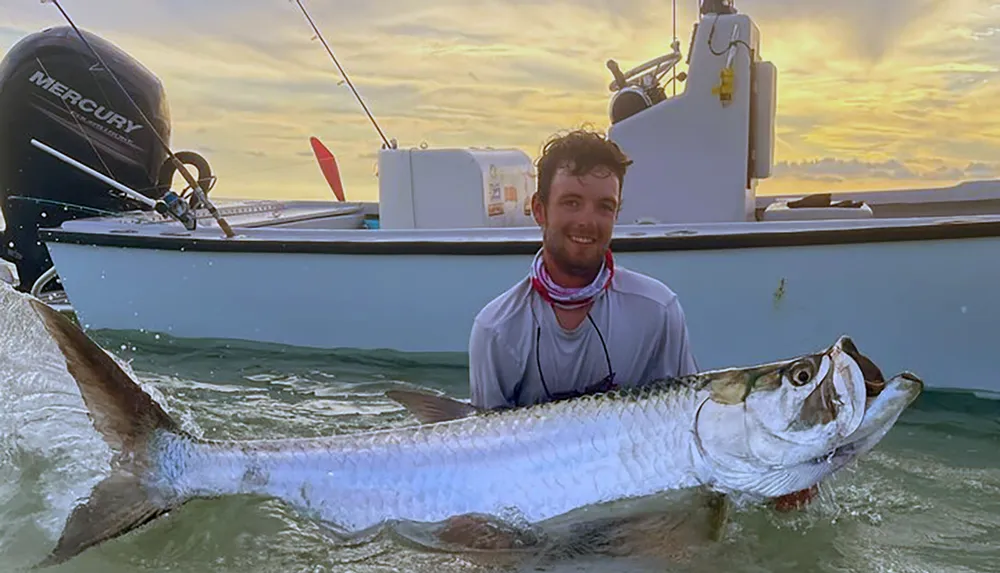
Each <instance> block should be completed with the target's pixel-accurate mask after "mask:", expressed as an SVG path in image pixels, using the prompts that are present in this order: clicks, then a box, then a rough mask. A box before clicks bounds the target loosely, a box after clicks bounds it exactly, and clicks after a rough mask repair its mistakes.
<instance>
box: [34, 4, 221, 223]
mask: <svg viewBox="0 0 1000 573" xmlns="http://www.w3.org/2000/svg"><path fill="white" fill-rule="evenodd" d="M42 2H43V3H44V2H51V3H53V4H55V6H56V8H58V9H59V12H60V13H62V15H63V18H65V19H66V21H67V22H68V23H69V25H70V26H71V27H72V28H73V31H74V32H76V34H77V35H78V36H80V40H82V41H83V43H84V45H86V46H87V49H89V50H90V53H91V54H93V55H94V57H95V58H97V61H98V62H100V63H101V67H103V68H104V70H105V71H107V72H108V75H110V76H111V79H113V80H114V81H115V83H116V84H117V85H118V87H119V88H120V89H121V90H122V93H123V94H125V97H127V98H128V101H129V103H131V104H132V107H134V108H135V110H136V111H137V112H139V115H140V116H141V117H142V120H143V121H145V122H146V125H153V122H152V121H150V119H149V118H148V117H146V114H145V113H143V111H142V108H141V107H139V104H137V103H135V100H134V99H132V95H131V94H129V93H128V90H126V89H125V86H123V85H122V83H121V82H120V81H118V76H116V75H115V73H114V72H113V71H111V67H110V66H108V64H107V63H105V62H104V58H102V57H101V55H100V54H98V53H97V50H95V49H94V47H93V46H91V45H90V42H88V41H87V38H86V37H84V35H83V32H81V31H80V29H79V28H77V27H76V24H74V23H73V20H72V19H71V18H70V17H69V14H67V13H66V11H65V10H63V7H62V6H61V5H59V0H42ZM150 131H151V132H152V133H153V136H154V137H156V140H157V141H159V142H160V145H162V146H163V149H165V150H166V152H167V155H169V156H170V159H171V161H173V162H174V166H175V167H176V168H177V170H178V171H179V172H180V174H181V175H182V176H183V177H184V180H185V181H187V183H188V185H190V186H191V189H192V190H193V191H194V194H195V196H196V197H197V198H198V200H199V201H201V203H202V204H203V205H205V207H206V208H207V209H208V212H209V213H211V214H212V217H214V218H215V220H216V222H218V223H219V227H220V228H221V229H222V230H223V232H225V233H226V237H228V238H233V237H235V236H236V234H235V233H233V229H232V227H230V226H229V223H227V222H226V220H225V219H224V218H223V217H222V215H220V214H219V211H218V210H217V209H216V208H215V205H213V204H212V203H211V202H210V201H209V200H208V197H206V196H205V192H204V191H203V190H202V188H201V185H199V184H198V181H196V180H195V178H194V177H192V176H191V172H190V171H188V170H187V168H185V167H184V164H183V163H181V162H180V160H178V159H177V156H176V155H174V152H173V151H171V150H170V146H169V145H167V142H166V141H164V140H163V138H162V137H160V134H159V133H157V132H156V130H155V129H150Z"/></svg>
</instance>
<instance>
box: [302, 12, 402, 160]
mask: <svg viewBox="0 0 1000 573" xmlns="http://www.w3.org/2000/svg"><path fill="white" fill-rule="evenodd" d="M295 3H296V4H298V5H299V9H300V10H302V14H303V15H305V17H306V20H308V21H309V25H310V26H312V29H313V31H315V32H316V37H317V38H319V41H320V42H322V43H323V47H324V48H326V53H328V54H330V58H331V59H332V60H333V63H334V64H336V65H337V69H338V70H340V75H341V76H343V77H344V81H345V82H347V85H348V86H349V87H350V88H351V91H352V92H354V97H356V98H358V103H360V104H361V107H362V108H363V109H364V110H365V113H366V114H368V119H370V120H371V122H372V125H374V126H375V131H377V132H378V134H379V136H381V137H382V142H383V143H385V147H386V149H392V145H391V144H390V143H389V140H388V139H387V138H386V136H385V134H384V133H382V128H380V127H379V126H378V122H377V121H375V118H374V117H373V116H372V113H371V112H370V111H368V106H367V105H365V100H363V99H361V95H360V94H358V90H356V89H354V84H353V83H351V78H349V77H347V72H345V71H344V68H342V67H341V66H340V62H338V61H337V56H334V55H333V50H331V49H330V46H329V44H327V43H326V39H324V38H323V34H322V33H321V32H320V31H319V28H317V27H316V24H314V23H313V19H312V18H311V17H309V12H307V11H306V7H305V6H303V5H302V2H301V1H300V0H295Z"/></svg>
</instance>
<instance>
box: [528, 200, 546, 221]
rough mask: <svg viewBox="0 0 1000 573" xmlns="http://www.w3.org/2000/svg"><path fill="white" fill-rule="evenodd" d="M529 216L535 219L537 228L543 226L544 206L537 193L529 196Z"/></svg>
mask: <svg viewBox="0 0 1000 573" xmlns="http://www.w3.org/2000/svg"><path fill="white" fill-rule="evenodd" d="M531 216H532V217H534V218H535V222H536V223H538V226H539V227H544V226H545V205H544V204H543V203H542V198H541V197H540V196H539V195H538V193H537V192H535V194H534V195H532V196H531Z"/></svg>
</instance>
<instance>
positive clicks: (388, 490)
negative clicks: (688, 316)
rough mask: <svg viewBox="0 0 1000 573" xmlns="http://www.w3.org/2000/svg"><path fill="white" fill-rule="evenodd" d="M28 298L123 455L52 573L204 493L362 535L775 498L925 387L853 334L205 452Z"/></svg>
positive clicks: (841, 459) (106, 360)
mask: <svg viewBox="0 0 1000 573" xmlns="http://www.w3.org/2000/svg"><path fill="white" fill-rule="evenodd" d="M25 300H28V301H29V303H30V304H31V305H32V306H33V307H34V309H35V311H36V312H37V314H38V316H39V317H40V318H41V323H42V324H43V325H44V327H45V328H46V329H47V331H48V332H49V334H50V335H51V336H52V338H53V340H54V341H55V342H56V344H57V346H58V347H59V349H60V351H61V352H62V354H63V356H64V357H65V360H66V367H67V370H68V371H69V372H70V374H72V376H73V378H74V379H75V381H76V383H77V387H78V388H79V390H80V395H81V397H82V399H83V401H84V403H85V404H86V406H87V408H88V410H89V412H90V414H91V418H92V422H93V425H94V427H95V429H96V430H97V431H98V432H99V433H100V434H101V435H102V436H103V438H104V439H105V441H106V442H107V443H108V445H109V446H110V447H111V448H112V450H114V451H115V452H116V458H115V460H114V464H113V467H112V468H111V473H110V475H108V477H107V478H105V479H104V480H103V481H101V482H100V483H98V484H97V485H96V486H95V487H94V488H93V490H92V492H91V495H90V496H89V498H88V499H87V500H85V501H83V502H82V503H80V504H78V505H77V506H76V507H75V508H74V509H73V511H72V513H71V514H70V516H69V518H68V520H67V522H66V525H65V527H64V530H63V533H62V535H61V537H60V539H59V541H58V543H57V546H56V547H55V549H54V550H53V551H52V553H51V554H50V555H49V557H48V558H47V559H46V560H45V561H44V562H43V563H42V564H43V565H49V564H54V563H59V562H62V561H65V560H67V559H70V558H72V557H73V556H75V555H77V554H79V553H81V552H83V551H85V550H86V549H87V548H89V547H92V546H94V545H97V544H99V543H102V542H104V541H107V540H108V539H112V538H114V537H117V536H120V535H122V534H124V533H127V532H128V531H131V530H133V529H135V528H136V527H138V526H140V525H142V524H144V523H147V522H149V521H151V520H153V519H156V518H157V517H158V516H160V515H162V514H164V513H166V512H167V511H170V510H172V509H175V508H177V507H179V506H181V505H182V504H184V503H185V502H187V501H189V500H191V499H195V498H200V497H220V496H227V495H239V494H254V495H262V496H267V497H271V498H276V499H280V500H282V501H284V502H286V503H288V504H290V505H291V506H293V507H295V508H297V509H299V510H301V511H302V512H304V513H306V514H307V515H311V516H313V517H315V518H318V519H321V520H323V521H325V522H327V523H328V524H329V525H330V526H331V527H332V528H334V529H337V530H340V531H342V532H344V533H348V534H349V533H352V532H358V531H361V530H365V529H368V528H370V527H373V526H376V525H379V524H382V523H386V522H392V521H414V522H425V523H426V522H430V523H436V522H441V521H443V520H446V519H448V518H450V517H454V516H461V515H468V514H480V515H486V516H493V517H496V518H499V519H501V520H513V521H517V522H528V523H537V522H540V521H544V520H547V519H549V518H553V517H556V516H560V515H565V514H567V513H569V512H571V511H573V510H576V509H579V508H585V507H588V506H590V505H593V504H598V503H601V502H607V501H616V500H624V499H629V498H637V497H643V496H648V495H651V494H656V493H660V492H668V491H674V490H680V489H684V488H692V487H695V486H702V487H704V488H708V489H710V490H715V491H717V492H722V493H740V494H746V495H751V496H757V497H761V498H774V497H779V496H784V495H788V494H791V493H794V492H798V491H801V490H804V489H807V488H810V487H812V486H814V485H815V484H817V483H818V482H819V481H821V480H823V479H824V478H825V477H827V476H828V475H830V474H831V473H833V472H835V471H837V470H838V469H840V468H841V467H843V466H844V465H845V464H846V463H848V462H850V461H851V460H853V459H855V458H856V457H857V456H859V455H861V454H863V453H864V452H867V451H868V450H870V449H871V448H872V447H874V446H875V445H876V444H877V443H878V441H879V440H880V439H881V438H882V437H883V436H884V435H885V434H886V432H888V431H889V429H890V428H891V427H892V425H893V424H894V423H895V421H896V420H897V418H898V417H899V415H900V414H901V413H902V412H903V411H904V410H905V408H906V407H907V406H908V405H909V404H910V403H911V402H912V401H913V399H915V398H916V396H917V395H919V393H920V392H921V390H922V383H921V382H920V380H919V379H918V378H917V377H916V376H914V375H912V374H909V373H903V374H900V375H897V376H895V377H893V378H892V379H890V380H888V381H886V380H885V379H884V378H883V377H882V373H881V372H880V371H879V370H878V368H877V367H876V366H875V365H874V363H872V362H871V361H870V360H869V359H868V358H867V357H865V356H864V355H862V354H861V353H860V352H858V350H857V348H856V346H855V345H854V343H853V342H852V341H851V340H850V339H849V338H847V337H842V338H840V339H838V340H837V341H836V342H835V343H834V344H833V345H832V346H830V347H829V348H827V349H825V350H824V351H822V352H818V353H815V354H810V355H806V356H802V357H798V358H794V359H791V360H783V361H778V362H773V363H768V364H762V365H756V366H751V367H746V368H730V369H724V370H718V371H712V372H705V373H701V374H698V375H695V376H691V377H688V378H684V379H678V380H665V381H658V382H655V383H652V384H648V385H645V386H644V387H642V388H621V389H617V390H614V391H611V392H608V393H604V394H600V395H593V396H585V397H581V398H576V399H572V400H563V401H557V402H552V403H547V404H541V405H536V406H531V407H526V408H520V409H512V410H503V411H495V412H490V411H477V410H476V409H474V408H472V407H471V406H469V405H468V404H465V403H462V402H459V401H456V400H452V399H449V398H445V397H439V396H432V395H428V394H423V393H417V392H408V391H395V392H392V393H390V395H391V396H392V397H393V398H395V399H396V400H398V401H400V402H401V403H402V404H403V405H404V406H406V407H407V408H408V409H409V410H410V411H411V412H413V413H414V414H415V416H416V417H417V418H418V420H419V421H421V422H422V423H421V424H417V425H413V426H410V427H404V428H395V429H387V430H381V431H373V432H366V433H361V434H352V435H337V436H330V437H323V438H315V439H289V440H259V441H243V442H222V441H212V440H199V439H196V438H194V437H193V436H190V435H188V434H186V433H185V432H184V431H183V430H181V428H180V427H179V425H178V424H177V423H176V422H175V421H174V420H173V419H172V418H171V417H170V416H169V415H168V414H167V413H166V412H165V411H164V410H163V408H162V407H161V406H160V405H159V404H157V403H156V402H155V401H154V400H153V399H152V398H150V396H149V395H148V394H146V393H145V392H144V391H143V390H142V388H141V387H140V386H139V385H138V384H136V382H135V381H134V380H133V379H132V378H131V377H129V375H128V374H127V373H126V372H124V371H123V370H122V369H121V368H120V367H119V366H118V364H117V363H116V362H115V361H114V360H113V359H112V358H111V357H110V356H109V355H108V354H107V353H106V352H104V351H103V350H102V349H101V348H100V347H99V346H97V345H96V344H95V343H94V342H93V341H91V340H90V339H89V338H88V337H87V336H86V335H85V334H84V333H83V332H82V331H80V330H79V328H77V327H76V325H74V324H73V323H71V322H70V321H68V320H67V319H66V318H65V317H63V316H62V315H60V314H59V313H57V312H55V311H53V310H52V309H51V308H49V307H48V306H46V305H44V304H42V303H40V302H38V301H37V300H35V299H31V298H28V297H26V299H25Z"/></svg>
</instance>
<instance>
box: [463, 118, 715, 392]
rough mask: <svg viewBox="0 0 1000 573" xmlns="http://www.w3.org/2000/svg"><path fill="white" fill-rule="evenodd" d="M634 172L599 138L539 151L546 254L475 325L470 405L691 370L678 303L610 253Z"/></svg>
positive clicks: (576, 138) (567, 139) (536, 203)
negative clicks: (628, 177)
mask: <svg viewBox="0 0 1000 573" xmlns="http://www.w3.org/2000/svg"><path fill="white" fill-rule="evenodd" d="M630 163H631V161H630V160H629V159H628V158H627V157H626V156H625V154H624V153H622V151H621V150H620V149H619V148H618V146H617V145H616V144H615V143H614V142H612V141H610V140H608V139H606V138H605V137H604V136H603V135H601V134H599V133H595V132H590V131H584V130H579V131H573V132H571V133H568V134H566V135H563V136H559V137H555V138H553V139H552V140H550V141H549V142H547V143H546V145H545V147H544V149H543V151H542V155H541V157H540V158H539V159H538V189H537V192H536V193H535V195H534V197H533V198H532V210H533V214H534V218H535V221H536V222H537V223H538V225H539V226H540V227H541V228H542V233H543V234H542V248H541V249H540V250H539V252H538V253H537V255H536V256H535V259H534V262H533V264H532V267H531V269H530V272H529V273H528V276H526V277H525V278H524V279H523V280H521V281H519V282H518V283H516V284H515V285H513V286H512V287H511V288H509V289H508V290H507V291H506V292H504V293H503V294H501V295H500V296H498V297H497V298H495V299H494V300H492V301H491V302H490V303H489V304H487V305H486V306H485V307H484V308H483V309H482V310H481V311H480V312H479V314H478V315H477V316H476V319H475V322H474V324H473V327H472V333H471V335H470V339H469V355H470V384H471V395H472V403H473V404H474V405H476V406H479V407H482V408H500V407H514V406H524V405H528V404H537V403H542V402H547V401H550V400H556V399H559V398H565V397H571V396H576V395H580V394H585V393H589V392H594V391H599V390H605V389H609V388H612V387H613V386H615V385H619V384H620V385H641V384H644V383H646V382H649V381H650V380H654V379H656V378H663V377H671V376H682V375H686V374H690V373H693V372H695V371H696V370H697V366H696V364H695V360H694V357H693V355H692V352H691V348H690V344H689V342H688V332H687V325H686V323H685V319H684V311H683V310H682V308H681V304H680V301H679V300H678V298H677V295H676V294H674V292H673V291H671V290H670V288H668V287H667V286H666V285H664V284H663V283H662V282H660V281H658V280H656V279H653V278H651V277H648V276H645V275H643V274H640V273H638V272H635V271H631V270H629V269H626V268H623V267H621V266H620V265H616V264H615V259H614V256H613V255H612V253H611V249H610V245H611V235H612V232H613V230H614V225H615V222H616V221H617V218H618V212H619V210H620V208H621V201H622V182H623V180H624V177H625V172H626V170H627V169H628V166H629V164H630Z"/></svg>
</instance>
